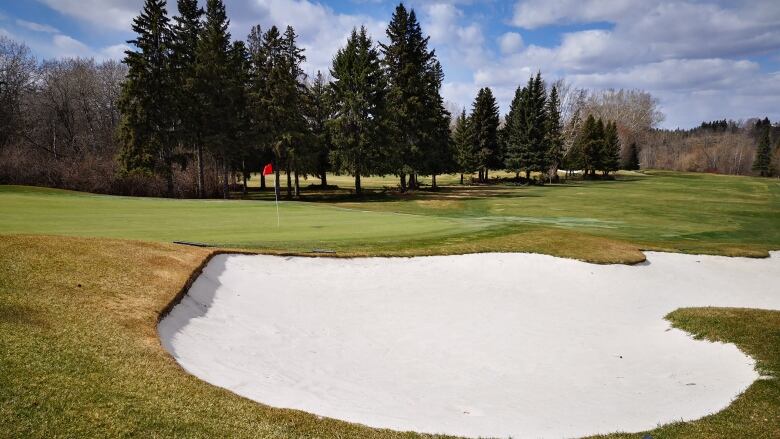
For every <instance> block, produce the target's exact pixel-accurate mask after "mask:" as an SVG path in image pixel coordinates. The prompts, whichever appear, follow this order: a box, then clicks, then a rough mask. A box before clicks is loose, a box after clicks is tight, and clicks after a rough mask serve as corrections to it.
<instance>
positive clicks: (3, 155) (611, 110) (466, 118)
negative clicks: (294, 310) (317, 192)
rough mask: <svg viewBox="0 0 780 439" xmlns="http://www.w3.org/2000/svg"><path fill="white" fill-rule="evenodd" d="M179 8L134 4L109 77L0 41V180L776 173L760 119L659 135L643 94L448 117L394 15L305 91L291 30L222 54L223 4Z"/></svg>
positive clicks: (584, 96) (410, 182)
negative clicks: (268, 169) (379, 38)
mask: <svg viewBox="0 0 780 439" xmlns="http://www.w3.org/2000/svg"><path fill="white" fill-rule="evenodd" d="M177 6H178V8H177V9H178V14H177V15H175V16H173V17H170V16H169V15H168V13H167V10H166V2H165V1H163V0H147V1H145V3H144V5H143V9H142V10H141V12H140V14H139V16H138V17H136V18H135V20H134V21H133V31H134V32H135V34H136V37H135V38H134V39H133V40H132V41H130V43H131V44H132V45H133V49H132V50H129V51H128V52H127V53H126V57H125V59H124V60H123V63H121V64H120V63H117V62H113V61H108V62H102V63H96V62H95V61H92V60H85V59H63V60H55V61H45V62H43V63H40V64H39V63H37V62H36V61H35V59H34V58H33V57H32V56H31V54H30V53H29V49H28V48H27V47H26V46H24V45H23V44H20V43H15V42H13V41H11V40H9V39H8V38H6V37H1V36H0V64H1V65H2V69H0V75H2V77H0V101H1V102H2V104H3V105H2V106H1V107H0V182H4V183H20V184H43V185H48V186H58V187H67V188H73V189H79V190H89V191H94V192H106V193H123V194H131V195H167V196H185V197H186V196H200V197H212V196H227V195H228V193H229V192H231V191H235V190H246V186H247V185H246V180H247V179H248V178H250V176H252V175H253V174H254V173H256V172H257V171H259V170H260V169H262V167H263V166H264V165H265V164H266V163H273V165H274V169H275V175H274V179H275V182H274V186H275V187H276V188H279V187H280V186H281V184H279V183H280V182H279V179H280V178H281V177H282V175H285V176H286V178H287V185H286V187H287V193H286V195H287V196H288V197H293V196H297V195H300V191H301V182H300V181H301V180H302V179H307V178H308V177H310V176H313V177H316V178H318V179H319V180H320V184H321V185H322V186H327V184H328V182H327V175H328V173H329V172H333V173H338V174H349V175H352V176H353V177H354V179H355V189H356V192H358V193H360V192H362V183H361V178H362V177H365V176H367V175H395V176H397V177H398V186H399V188H400V189H401V190H403V191H407V190H415V189H418V188H419V187H420V176H430V177H431V185H432V186H433V187H435V186H436V176H437V175H440V174H444V173H460V174H461V179H462V180H463V179H464V176H465V175H467V176H469V178H471V176H472V175H474V174H476V179H475V180H476V181H477V182H482V183H484V182H488V181H490V177H491V174H490V172H491V171H509V172H511V173H513V174H515V179H516V180H518V181H524V182H532V181H536V182H540V183H541V182H543V181H554V180H555V179H557V178H558V172H557V171H558V170H567V172H568V174H571V172H572V171H574V170H576V171H577V172H578V173H579V172H581V174H582V175H583V176H584V177H585V178H596V177H597V176H599V177H602V178H603V176H609V174H611V173H612V172H614V171H615V170H617V169H618V168H625V169H638V168H639V167H640V166H641V167H644V168H667V169H683V170H715V171H717V172H727V173H751V172H755V173H758V174H764V175H769V174H771V173H772V172H774V169H776V162H777V148H775V147H774V146H773V145H774V144H775V142H776V141H777V139H778V136H777V134H776V127H774V126H773V125H771V123H769V121H768V120H758V121H757V122H756V123H755V124H754V125H755V126H756V127H758V128H760V127H762V126H764V125H767V126H768V128H767V130H768V132H769V134H768V137H769V140H768V142H764V141H763V137H761V136H759V135H758V134H757V133H758V132H759V131H760V130H759V129H758V128H756V129H751V130H748V129H747V128H745V127H744V126H742V125H739V127H737V126H736V125H734V123H733V122H731V121H714V122H707V123H704V124H702V126H701V127H699V128H697V129H694V130H689V131H686V132H681V131H675V132H670V131H667V130H658V129H657V128H656V127H657V124H658V123H660V121H661V120H662V119H663V115H662V114H661V113H660V112H659V111H658V110H657V100H656V99H655V98H653V97H652V96H651V95H649V94H648V93H646V92H643V91H641V90H602V91H589V90H585V89H579V88H575V87H573V86H571V85H570V84H568V83H566V82H565V81H563V80H557V81H554V82H546V81H544V79H543V78H542V76H541V74H536V75H534V76H532V77H530V78H528V80H527V82H524V83H523V84H521V85H520V86H518V87H517V90H516V92H515V94H514V98H513V99H512V102H511V105H510V107H509V112H508V113H507V114H505V115H501V114H500V112H499V108H498V104H497V100H496V97H495V95H494V94H493V90H491V89H490V88H489V87H485V88H482V89H480V90H479V91H478V93H477V96H476V97H475V99H474V102H473V104H472V105H471V106H470V108H469V109H468V111H467V110H466V109H457V110H453V109H452V105H448V104H447V103H445V102H444V100H443V98H442V96H441V87H442V82H443V78H444V72H443V70H442V67H441V64H440V63H439V61H438V59H437V56H436V53H435V51H434V50H433V49H431V48H430V47H429V45H428V42H429V40H428V37H427V36H425V34H424V33H423V31H422V28H421V25H420V23H419V21H418V19H417V16H416V14H415V12H414V10H410V9H407V8H406V7H405V6H404V5H403V4H400V5H398V7H396V9H395V11H394V13H393V16H392V17H391V20H390V23H389V25H388V27H387V29H386V32H385V34H386V35H385V37H386V38H385V39H384V43H377V42H375V41H374V40H373V39H372V37H371V36H370V35H368V32H367V31H366V29H365V28H359V29H354V30H353V32H352V33H351V34H350V35H349V37H348V38H347V41H345V44H344V46H343V47H342V48H341V49H339V51H338V52H337V53H336V54H335V56H334V58H333V63H332V65H331V67H330V69H329V71H328V72H324V73H323V72H317V73H316V74H314V75H311V76H308V75H306V74H305V73H304V71H303V65H304V63H305V60H306V53H305V52H304V50H303V49H302V48H301V47H300V45H299V44H298V42H297V39H298V36H297V35H296V33H295V30H294V29H293V28H292V27H287V28H285V29H280V28H277V27H276V26H271V27H269V28H267V29H262V28H261V27H260V26H254V27H253V28H251V30H250V32H249V35H247V37H246V38H245V39H244V40H243V41H240V40H234V39H233V38H232V36H231V35H230V33H229V32H228V30H227V29H228V25H229V20H228V17H227V12H226V10H225V5H224V4H223V2H222V1H220V0H209V1H208V2H207V3H206V5H205V6H206V7H205V9H202V8H200V7H199V6H198V2H197V1H195V0H179V1H178V2H177ZM448 108H449V109H451V111H453V113H455V115H454V120H453V117H452V116H451V115H450V112H449V111H448V110H447V109H448ZM748 131H749V133H748ZM727 136H730V137H729V139H725V137H727ZM721 137H722V138H721ZM712 139H716V140H712ZM766 143H769V147H768V148H767V147H765V146H764V145H765V144H766ZM767 157H768V158H767ZM493 176H494V175H493ZM464 182H465V181H464ZM266 185H267V183H266V181H265V178H261V179H260V186H261V187H262V188H265V187H266Z"/></svg>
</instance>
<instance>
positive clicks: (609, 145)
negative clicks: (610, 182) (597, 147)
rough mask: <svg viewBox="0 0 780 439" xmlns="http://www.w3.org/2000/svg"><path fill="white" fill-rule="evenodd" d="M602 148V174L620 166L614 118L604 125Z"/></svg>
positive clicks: (615, 169)
mask: <svg viewBox="0 0 780 439" xmlns="http://www.w3.org/2000/svg"><path fill="white" fill-rule="evenodd" d="M602 148H603V151H602V153H601V157H602V158H601V170H602V171H604V175H608V174H609V173H610V172H612V171H617V170H618V168H619V167H620V138H619V137H618V132H617V124H616V123H615V121H614V120H613V121H609V122H607V124H606V125H605V127H604V140H603V142H602Z"/></svg>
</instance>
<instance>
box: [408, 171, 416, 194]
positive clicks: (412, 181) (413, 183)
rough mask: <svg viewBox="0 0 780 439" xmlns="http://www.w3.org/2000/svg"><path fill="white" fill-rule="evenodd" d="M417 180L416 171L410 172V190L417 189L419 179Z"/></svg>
mask: <svg viewBox="0 0 780 439" xmlns="http://www.w3.org/2000/svg"><path fill="white" fill-rule="evenodd" d="M416 180H417V177H416V175H415V174H414V172H412V173H411V174H409V190H410V191H413V190H415V189H416V188H417V181H416Z"/></svg>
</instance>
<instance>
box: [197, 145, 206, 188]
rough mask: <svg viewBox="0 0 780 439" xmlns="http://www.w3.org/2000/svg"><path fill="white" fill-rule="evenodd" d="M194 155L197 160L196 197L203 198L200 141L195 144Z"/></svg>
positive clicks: (201, 149)
mask: <svg viewBox="0 0 780 439" xmlns="http://www.w3.org/2000/svg"><path fill="white" fill-rule="evenodd" d="M195 156H196V158H197V161H198V176H197V178H196V179H197V181H198V188H197V196H198V198H203V197H204V193H203V146H201V144H200V141H199V142H198V144H197V145H196V146H195Z"/></svg>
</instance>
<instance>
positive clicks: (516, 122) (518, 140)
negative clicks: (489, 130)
mask: <svg viewBox="0 0 780 439" xmlns="http://www.w3.org/2000/svg"><path fill="white" fill-rule="evenodd" d="M527 96H528V87H527V86H526V87H519V86H518V87H517V90H515V97H514V99H512V103H511V104H510V106H509V113H507V115H506V123H505V125H504V128H503V130H502V138H503V143H504V166H505V167H506V169H507V170H508V171H510V172H515V173H516V174H519V173H520V172H521V171H525V172H526V175H528V174H529V173H530V166H529V165H530V163H529V144H528V138H527V135H526V129H525V120H526V115H525V112H526V110H527V100H528V99H527Z"/></svg>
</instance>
